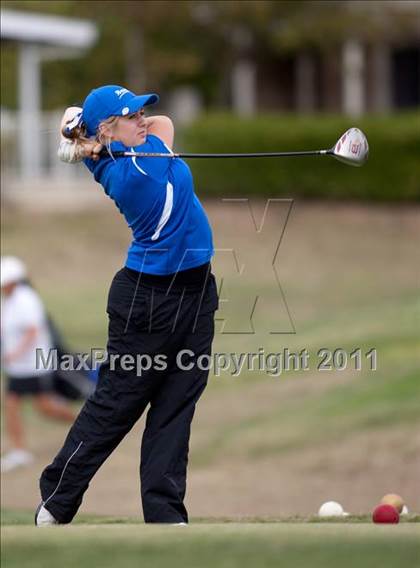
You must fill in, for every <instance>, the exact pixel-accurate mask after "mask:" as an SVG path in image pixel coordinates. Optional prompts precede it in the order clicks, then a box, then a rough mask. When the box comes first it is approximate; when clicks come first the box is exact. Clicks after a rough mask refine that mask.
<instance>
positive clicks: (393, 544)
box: [2, 522, 420, 568]
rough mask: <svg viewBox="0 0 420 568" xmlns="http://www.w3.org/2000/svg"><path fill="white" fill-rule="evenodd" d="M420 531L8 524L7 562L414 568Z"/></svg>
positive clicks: (16, 567) (86, 567)
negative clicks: (39, 527)
mask: <svg viewBox="0 0 420 568" xmlns="http://www.w3.org/2000/svg"><path fill="white" fill-rule="evenodd" d="M419 533H420V531H419V526H418V525H412V524H409V523H404V524H401V525H398V526H374V525H367V524H352V523H346V524H325V523H320V524H303V523H293V524H288V523H270V522H268V523H261V524H259V523H228V524H217V523H211V524H209V523H200V524H195V525H190V526H188V527H182V526H181V527H174V526H162V525H160V526H157V525H156V526H150V525H147V526H146V525H143V524H130V523H127V524H102V523H101V524H95V523H94V522H93V523H89V524H75V525H72V526H66V527H54V528H51V529H36V528H35V527H24V526H23V527H22V526H20V527H13V526H8V527H5V528H4V529H3V546H2V560H3V562H4V564H3V566H5V567H7V568H26V567H28V568H29V567H30V568H44V567H46V566H60V568H67V567H69V568H70V567H73V566H77V567H78V568H92V567H93V566H95V567H96V566H100V567H101V568H107V567H114V566H124V567H129V566H130V567H132V566H144V567H149V566H150V567H152V566H153V567H154V568H167V567H168V566H170V568H214V567H215V566H217V567H218V568H234V567H238V568H256V567H258V568H271V567H273V568H274V567H276V568H277V567H278V566H287V567H291V568H306V567H309V566H310V567H311V568H325V567H333V566H340V568H350V567H356V566H358V567H360V566H363V568H377V567H378V566H380V567H381V568H395V567H396V566H413V567H414V566H416V565H417V564H416V562H418V559H419V555H420V540H419Z"/></svg>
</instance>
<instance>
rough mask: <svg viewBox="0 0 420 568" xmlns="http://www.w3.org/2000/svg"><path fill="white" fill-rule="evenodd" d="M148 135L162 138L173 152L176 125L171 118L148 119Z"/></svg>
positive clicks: (151, 117)
mask: <svg viewBox="0 0 420 568" xmlns="http://www.w3.org/2000/svg"><path fill="white" fill-rule="evenodd" d="M146 124H147V133H148V134H154V135H155V136H157V137H158V138H160V139H161V140H162V141H163V142H165V144H166V145H167V146H168V147H169V148H170V149H171V150H172V146H173V144H174V134H175V130H174V125H173V122H172V120H171V119H170V118H169V116H149V117H147V118H146Z"/></svg>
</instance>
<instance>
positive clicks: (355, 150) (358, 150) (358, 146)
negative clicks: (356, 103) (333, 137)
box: [331, 128, 369, 167]
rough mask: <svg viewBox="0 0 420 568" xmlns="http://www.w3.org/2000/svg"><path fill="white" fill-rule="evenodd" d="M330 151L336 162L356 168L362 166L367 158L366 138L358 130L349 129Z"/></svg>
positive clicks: (367, 146)
mask: <svg viewBox="0 0 420 568" xmlns="http://www.w3.org/2000/svg"><path fill="white" fill-rule="evenodd" d="M331 150H332V152H331V153H332V154H333V155H334V157H335V158H336V159H337V160H340V162H344V163H345V164H349V165H350V166H356V167H360V166H362V165H363V164H364V163H365V162H366V160H367V159H368V156H369V144H368V141H367V138H366V136H365V135H364V134H363V132H362V131H361V130H359V129H358V128H349V129H348V130H347V131H346V132H345V133H344V134H343V135H342V136H341V137H340V139H339V140H338V142H337V143H336V145H335V146H334V147H333V148H332V149H331Z"/></svg>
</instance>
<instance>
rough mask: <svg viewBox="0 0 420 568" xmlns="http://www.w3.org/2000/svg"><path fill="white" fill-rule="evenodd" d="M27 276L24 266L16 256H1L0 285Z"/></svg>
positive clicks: (18, 280)
mask: <svg viewBox="0 0 420 568" xmlns="http://www.w3.org/2000/svg"><path fill="white" fill-rule="evenodd" d="M26 277H27V271H26V266H25V265H24V263H23V262H22V261H21V260H20V259H19V258H17V257H16V256H2V257H1V267H0V283H1V287H2V288H3V286H8V285H9V284H13V283H14V282H20V281H21V280H24V279H25V278H26Z"/></svg>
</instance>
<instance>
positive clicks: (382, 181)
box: [178, 113, 420, 201]
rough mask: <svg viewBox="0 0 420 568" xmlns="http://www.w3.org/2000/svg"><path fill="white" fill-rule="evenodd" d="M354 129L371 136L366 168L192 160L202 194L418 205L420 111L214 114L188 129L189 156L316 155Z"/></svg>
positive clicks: (322, 162) (316, 160)
mask: <svg viewBox="0 0 420 568" xmlns="http://www.w3.org/2000/svg"><path fill="white" fill-rule="evenodd" d="M351 126H357V127H359V128H361V129H362V130H363V131H364V133H365V134H366V136H367V138H368V141H369V146H370V156H369V160H368V162H367V163H366V164H365V165H364V166H363V167H361V168H354V167H351V166H347V165H345V164H342V163H340V162H338V161H337V160H334V159H333V158H331V157H323V156H314V157H304V158H297V157H294V158H293V157H290V158H259V159H249V160H248V159H237V160H235V159H229V160H225V159H219V160H218V159H211V160H209V159H191V160H189V165H190V166H191V168H192V171H193V174H194V177H195V181H196V185H197V190H198V193H199V194H200V195H203V194H204V195H209V196H223V197H229V196H239V195H240V196H244V195H261V196H274V195H276V196H282V197H304V198H331V199H338V200H355V199H356V200H370V201H420V113H402V114H398V115H391V116H366V117H363V118H361V119H349V118H348V117H343V116H340V117H335V116H326V115H308V116H302V115H300V116H298V115H290V114H289V115H279V114H273V115H267V114H265V115H258V116H255V117H254V118H252V119H243V118H237V117H235V116H232V115H228V114H226V115H222V114H208V115H205V116H204V117H203V118H201V119H200V120H199V121H197V122H195V123H194V124H192V125H191V126H189V127H188V128H185V129H184V130H183V131H182V134H181V136H180V139H179V141H178V149H180V148H182V150H183V151H186V152H218V153H225V152H226V153H227V152H264V151H267V152H269V151H283V150H284V151H289V150H290V151H291V150H312V149H315V150H318V149H322V148H329V147H331V146H333V145H334V144H335V142H336V140H337V139H338V138H339V136H340V135H341V134H342V133H343V132H344V131H345V130H347V129H348V128H350V127H351Z"/></svg>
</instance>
